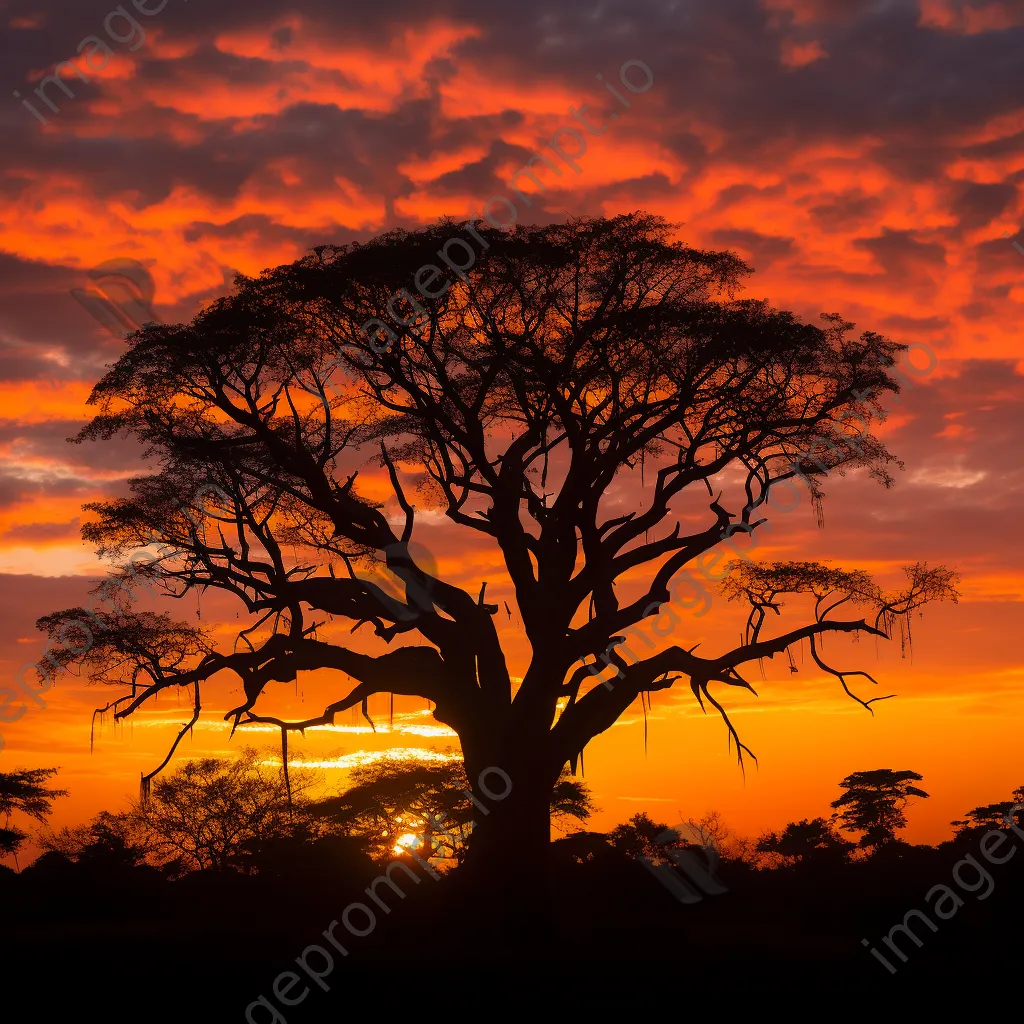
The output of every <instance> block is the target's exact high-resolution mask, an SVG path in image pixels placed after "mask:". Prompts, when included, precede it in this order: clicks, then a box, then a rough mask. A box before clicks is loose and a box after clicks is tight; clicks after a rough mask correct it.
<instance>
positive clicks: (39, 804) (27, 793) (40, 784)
mask: <svg viewBox="0 0 1024 1024" xmlns="http://www.w3.org/2000/svg"><path fill="white" fill-rule="evenodd" d="M58 771H59V769H58V768H29V769H21V770H20V771H13V772H0V818H2V819H3V825H2V826H0V857H12V856H13V857H14V863H15V864H17V863H18V851H19V850H20V849H21V847H22V845H23V844H24V842H25V840H26V839H28V834H27V833H26V832H23V831H22V830H21V829H20V828H17V827H16V826H15V827H11V817H12V816H13V814H14V812H15V811H18V812H20V813H21V814H24V815H26V816H27V817H29V818H35V820H36V821H38V822H39V823H40V824H45V822H46V819H47V818H48V817H49V816H50V814H51V813H53V801H54V800H56V799H57V797H61V796H67V795H68V792H67V790H66V789H48V788H47V786H46V782H47V780H48V779H50V778H52V777H53V776H54V775H56V774H57V772H58Z"/></svg>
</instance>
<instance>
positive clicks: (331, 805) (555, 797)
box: [310, 759, 594, 861]
mask: <svg viewBox="0 0 1024 1024" xmlns="http://www.w3.org/2000/svg"><path fill="white" fill-rule="evenodd" d="M350 779H351V782H352V785H351V787H350V788H349V789H347V790H346V791H345V792H344V793H343V794H342V795H341V796H337V797H329V798H328V799H326V800H320V801H317V802H316V803H314V804H313V805H311V807H310V812H311V813H313V814H316V815H322V816H324V817H326V818H329V819H330V820H331V821H333V822H335V823H337V824H338V825H339V826H340V827H341V828H342V829H343V831H344V832H345V834H346V835H350V836H353V837H357V838H359V839H360V840H361V841H362V842H363V843H364V844H365V848H366V849H367V850H368V851H370V852H371V854H372V855H373V856H375V857H376V858H377V859H379V860H388V859H391V858H392V857H393V856H394V855H395V854H396V853H397V852H399V851H400V848H401V846H402V842H401V841H402V840H403V839H404V837H406V836H408V837H410V838H412V837H415V839H416V840H418V841H419V842H418V844H417V847H416V849H417V852H418V853H419V854H420V856H427V857H451V858H455V859H456V860H460V861H461V860H462V859H463V857H464V856H465V852H466V844H467V841H468V840H469V837H470V836H471V835H472V831H473V828H474V827H475V826H476V822H477V819H479V818H480V817H481V814H480V811H479V810H478V809H477V808H476V807H475V806H474V805H473V802H472V800H471V799H470V792H471V791H470V788H469V779H468V778H467V777H466V771H465V767H464V766H463V763H462V761H461V760H459V759H451V760H446V761H429V760H420V759H416V760H401V761H399V760H392V759H383V760H380V761H376V762H372V763H370V764H366V765H360V766H359V767H357V768H354V769H352V772H351V774H350ZM593 812H594V805H593V802H592V800H591V798H590V793H589V790H588V788H587V786H586V785H585V783H583V782H582V781H580V780H577V779H574V778H572V777H571V776H570V775H569V773H568V770H566V771H563V773H562V775H561V777H560V778H559V780H558V782H557V783H556V785H555V787H554V789H553V790H552V794H551V820H552V824H553V825H555V826H556V827H562V828H564V827H565V826H566V824H567V823H568V822H570V821H580V822H584V821H586V820H587V818H589V817H590V815H591V814H592V813H593Z"/></svg>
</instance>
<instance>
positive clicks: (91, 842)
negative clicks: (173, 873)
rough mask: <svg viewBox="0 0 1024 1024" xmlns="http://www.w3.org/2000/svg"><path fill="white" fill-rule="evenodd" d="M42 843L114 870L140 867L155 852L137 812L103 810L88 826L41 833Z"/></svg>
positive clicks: (77, 859) (78, 859)
mask: <svg viewBox="0 0 1024 1024" xmlns="http://www.w3.org/2000/svg"><path fill="white" fill-rule="evenodd" d="M39 845H40V846H41V847H42V848H43V850H45V851H47V852H52V853H59V854H61V855H62V856H64V857H66V858H67V859H68V860H70V861H74V862H76V863H81V864H94V865H101V866H106V867H110V868H114V869H118V868H133V867H138V866H139V865H140V864H142V863H144V862H145V861H146V860H147V858H148V857H149V856H151V855H152V854H153V852H154V850H153V845H152V842H151V836H150V834H149V831H148V829H147V827H146V825H145V822H144V820H142V818H141V816H140V815H139V814H138V813H137V812H135V811H120V812H117V813H114V812H111V811H100V813H99V814H97V815H96V817H95V818H93V819H92V821H90V822H89V823H87V824H85V825H75V826H65V827H64V828H62V829H61V830H60V831H59V832H50V833H48V834H43V835H41V836H40V837H39Z"/></svg>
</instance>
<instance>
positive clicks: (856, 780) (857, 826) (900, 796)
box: [832, 768, 928, 849]
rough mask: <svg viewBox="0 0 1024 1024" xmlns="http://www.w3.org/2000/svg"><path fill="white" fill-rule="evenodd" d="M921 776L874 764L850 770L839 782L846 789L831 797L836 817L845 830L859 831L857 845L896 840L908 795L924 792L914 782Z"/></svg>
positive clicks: (872, 846)
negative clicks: (857, 770) (836, 813)
mask: <svg viewBox="0 0 1024 1024" xmlns="http://www.w3.org/2000/svg"><path fill="white" fill-rule="evenodd" d="M920 781H921V776H920V775H918V773H917V772H912V771H893V769H892V768H875V769H873V770H871V771H863V772H854V773H853V774H852V775H847V776H846V778H845V779H843V781H842V782H840V783H839V786H840V788H841V789H844V790H846V792H845V793H843V795H842V796H840V797H838V798H837V799H836V800H833V801H832V806H833V807H836V808H840V809H841V813H840V814H839V821H840V822H841V823H842V828H843V829H845V830H846V831H847V832H862V833H863V835H862V836H861V837H860V840H859V841H858V844H857V845H858V846H860V847H866V848H870V849H878V848H879V847H882V846H885V845H887V844H889V843H893V842H895V841H896V833H897V832H898V831H899V830H900V829H901V828H905V827H906V824H907V818H906V815H905V814H904V809H905V808H906V806H907V803H908V802H909V801H910V799H911V798H912V797H921V798H927V796H928V794H927V793H926V792H925V791H924V790H923V789H919V788H918V787H917V786H914V785H913V783H914V782H920Z"/></svg>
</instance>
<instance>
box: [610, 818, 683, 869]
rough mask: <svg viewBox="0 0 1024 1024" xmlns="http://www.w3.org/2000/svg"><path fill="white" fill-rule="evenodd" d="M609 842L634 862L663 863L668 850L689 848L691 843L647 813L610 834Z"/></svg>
mask: <svg viewBox="0 0 1024 1024" xmlns="http://www.w3.org/2000/svg"><path fill="white" fill-rule="evenodd" d="M608 841H609V842H610V843H611V844H612V846H613V847H615V849H616V850H618V851H619V852H620V853H624V854H625V855H626V856H627V857H632V858H633V859H634V860H639V859H640V858H646V859H648V860H650V861H654V862H659V863H660V862H661V861H664V860H665V859H666V857H665V851H666V850H667V849H676V848H679V847H683V846H689V845H690V843H689V842H688V841H687V840H686V839H685V838H683V836H682V835H680V833H679V832H678V831H677V830H676V829H673V828H672V827H671V826H670V825H667V824H665V822H662V821H655V820H654V819H653V818H652V817H651V816H650V815H649V814H648V813H647V812H646V811H640V812H639V813H638V814H634V815H633V816H632V817H631V818H628V819H627V820H626V821H624V822H623V823H622V824H621V825H616V826H615V827H614V828H613V829H612V830H611V831H610V832H609V833H608Z"/></svg>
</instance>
